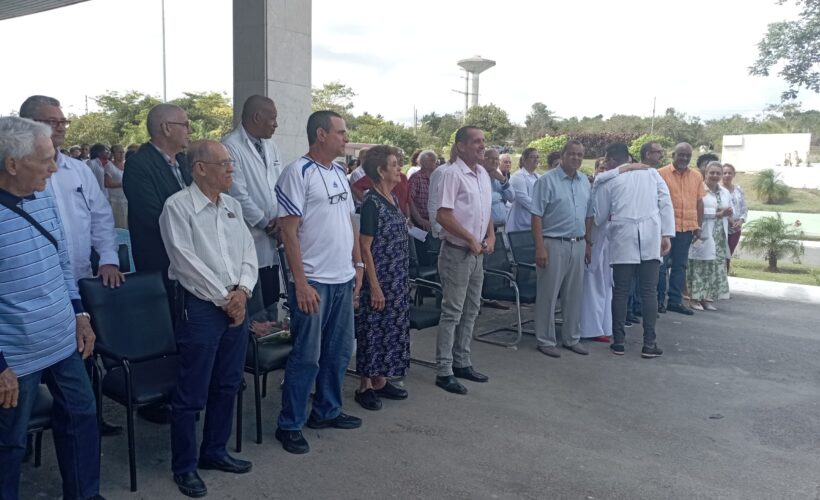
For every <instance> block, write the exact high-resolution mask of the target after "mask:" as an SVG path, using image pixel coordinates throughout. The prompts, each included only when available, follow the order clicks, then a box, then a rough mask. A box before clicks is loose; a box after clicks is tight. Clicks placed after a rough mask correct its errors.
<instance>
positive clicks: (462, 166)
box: [453, 157, 484, 177]
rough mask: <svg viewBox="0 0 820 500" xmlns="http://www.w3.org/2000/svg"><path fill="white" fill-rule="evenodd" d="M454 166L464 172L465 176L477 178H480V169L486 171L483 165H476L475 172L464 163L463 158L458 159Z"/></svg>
mask: <svg viewBox="0 0 820 500" xmlns="http://www.w3.org/2000/svg"><path fill="white" fill-rule="evenodd" d="M453 165H456V166H458V167H459V168H460V169H461V171H462V172H464V173H465V174H471V175H474V176H476V177H478V169H479V168H480V169H482V170H483V169H484V167H482V166H481V165H479V164H478V163H476V165H475V170H473V169H472V168H470V167H469V166H467V164H466V163H464V160H462V159H461V157H458V158H456V161H455V163H453Z"/></svg>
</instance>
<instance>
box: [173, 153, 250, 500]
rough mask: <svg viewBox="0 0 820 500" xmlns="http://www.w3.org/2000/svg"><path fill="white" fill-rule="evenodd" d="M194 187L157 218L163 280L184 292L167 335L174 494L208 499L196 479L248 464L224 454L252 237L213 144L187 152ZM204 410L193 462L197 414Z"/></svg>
mask: <svg viewBox="0 0 820 500" xmlns="http://www.w3.org/2000/svg"><path fill="white" fill-rule="evenodd" d="M188 157H189V160H190V164H191V167H192V175H193V179H194V182H193V184H192V185H190V186H188V187H186V188H184V189H182V190H181V191H179V192H177V193H175V194H174V195H172V196H171V197H170V198H168V200H167V201H166V202H165V207H164V208H163V210H162V214H161V215H160V218H159V224H160V232H161V233H162V241H163V243H164V244H165V249H166V251H167V252H168V258H169V259H170V262H171V265H170V267H169V269H168V277H169V278H170V279H172V280H176V281H177V282H178V283H179V285H180V286H181V287H182V289H183V298H182V303H181V304H179V305H180V306H181V309H182V317H181V318H179V319H178V323H177V327H176V330H175V332H174V335H175V337H176V342H177V349H178V350H179V356H180V362H179V369H178V372H177V385H176V391H175V392H174V396H173V399H172V400H171V457H172V458H171V468H172V470H173V473H174V482H175V483H176V484H177V486H178V487H179V490H180V491H181V492H182V493H183V494H185V495H188V496H191V497H200V496H204V495H205V494H206V493H207V488H206V486H205V483H203V482H202V479H201V478H200V477H199V474H197V467H198V468H200V469H217V470H221V471H224V472H232V473H235V474H243V473H245V472H248V471H250V470H251V467H252V464H251V463H250V462H248V461H245V460H239V459H235V458H233V457H231V456H230V455H228V451H227V449H226V447H225V445H226V443H227V442H228V438H229V437H230V435H231V424H232V413H233V408H234V398H235V397H236V394H237V391H239V387H240V384H241V383H242V370H243V366H244V363H245V351H246V349H247V346H248V321H247V318H246V311H247V300H248V299H249V298H250V296H251V290H253V287H254V286H255V285H256V279H257V273H258V270H257V264H256V263H257V259H256V250H255V249H254V243H253V238H252V237H251V233H250V231H249V230H248V227H247V226H246V225H245V222H244V220H243V218H242V215H243V214H242V206H241V205H240V204H239V202H238V201H236V200H235V199H233V198H231V197H230V196H229V195H227V194H224V193H225V192H226V191H227V190H228V189H229V188H230V186H231V180H232V177H231V176H232V174H233V161H232V160H231V157H230V155H229V154H228V150H227V149H225V147H224V146H223V145H222V144H220V143H218V142H216V141H207V140H206V141H197V142H194V143H193V144H191V146H190V148H189V149H188ZM203 409H204V410H205V424H204V429H203V432H202V436H203V438H202V445H201V446H200V447H199V459H198V460H197V446H196V414H197V413H199V412H201V411H202V410H203Z"/></svg>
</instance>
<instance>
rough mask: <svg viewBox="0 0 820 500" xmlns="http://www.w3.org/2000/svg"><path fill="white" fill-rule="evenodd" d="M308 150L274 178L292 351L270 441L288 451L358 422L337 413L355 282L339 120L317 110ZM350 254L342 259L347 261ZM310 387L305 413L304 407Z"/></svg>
mask: <svg viewBox="0 0 820 500" xmlns="http://www.w3.org/2000/svg"><path fill="white" fill-rule="evenodd" d="M307 136H308V144H309V145H310V150H309V151H308V153H307V154H306V155H305V156H303V157H301V158H300V159H298V160H296V161H295V162H293V163H291V164H290V165H288V166H287V167H285V170H284V171H283V172H282V175H281V176H280V177H279V181H278V182H277V183H276V198H277V200H278V201H279V225H280V226H281V235H282V236H281V237H282V242H283V243H284V245H285V254H286V256H287V263H288V265H289V268H290V271H291V274H292V276H291V281H290V283H288V304H289V306H290V314H291V323H290V325H291V331H292V332H293V350H292V351H291V353H290V356H288V364H287V368H286V369H285V383H284V387H283V391H282V411H281V412H280V414H279V420H278V428H277V429H276V439H278V440H279V441H280V442H281V443H282V447H283V448H284V449H285V450H286V451H288V452H290V453H296V454H301V453H307V452H308V451H310V446H309V445H308V442H307V440H305V438H304V436H302V427H303V426H304V425H305V423H307V426H308V427H310V428H311V429H324V428H327V427H333V428H336V429H354V428H357V427H359V426H361V423H362V421H361V419H359V418H357V417H353V416H350V415H346V414H344V413H342V382H343V381H344V375H345V369H346V368H347V365H348V362H349V361H350V355H351V353H352V348H353V301H354V296H355V295H356V294H358V291H359V287H360V286H361V283H362V274H363V271H364V263H363V262H362V260H361V257H360V255H359V245H358V241H357V240H358V238H357V237H356V236H357V234H356V233H357V232H358V231H357V230H355V229H354V228H355V227H356V226H355V225H354V221H353V216H354V210H355V207H354V205H353V197H352V196H351V193H350V185H349V184H348V181H347V178H346V177H345V170H344V167H342V166H341V165H338V164H336V163H334V161H333V160H334V158H336V157H338V156H343V155H344V148H345V144H347V142H348V140H347V130H346V127H345V121H344V119H342V117H341V116H339V115H338V114H337V113H334V112H333V111H317V112H315V113H313V114H312V115H310V117H309V118H308V124H307ZM348 259H350V260H348ZM314 384H315V386H316V393H315V396H314V397H313V405H312V411H311V413H310V418H306V417H307V415H306V411H305V410H306V409H307V405H308V400H309V398H310V392H311V388H312V387H313V386H314Z"/></svg>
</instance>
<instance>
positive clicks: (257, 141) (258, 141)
mask: <svg viewBox="0 0 820 500" xmlns="http://www.w3.org/2000/svg"><path fill="white" fill-rule="evenodd" d="M242 133H243V134H245V137H247V138H248V140H249V141H251V143H253V144H258V145H259V146H263V145H264V144H263V142H262V139H259V138H258V137H254V136H252V135H251V134H250V132H248V129H246V128H245V126H244V125H242Z"/></svg>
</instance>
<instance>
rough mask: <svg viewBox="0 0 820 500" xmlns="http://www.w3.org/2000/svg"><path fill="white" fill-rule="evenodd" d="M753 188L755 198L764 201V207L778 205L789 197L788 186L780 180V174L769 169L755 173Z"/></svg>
mask: <svg viewBox="0 0 820 500" xmlns="http://www.w3.org/2000/svg"><path fill="white" fill-rule="evenodd" d="M753 187H754V190H755V194H757V198H758V199H759V200H765V201H764V203H765V204H766V205H772V204H774V203H780V202H782V201H785V200H786V198H788V197H789V186H787V185H786V183H784V182H783V180H782V179H780V174H779V173H777V172H775V171H774V170H773V169H771V168H767V169H766V170H761V171H760V172H758V173H757V176H756V177H755V180H754V185H753Z"/></svg>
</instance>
